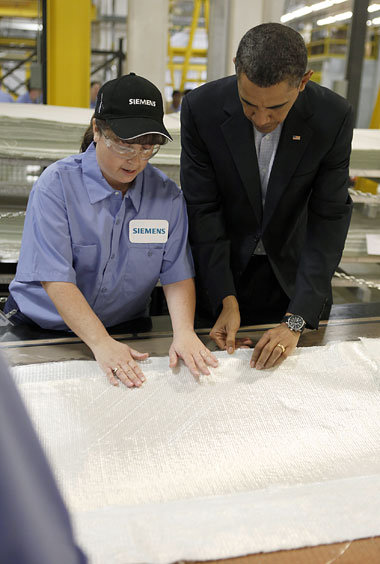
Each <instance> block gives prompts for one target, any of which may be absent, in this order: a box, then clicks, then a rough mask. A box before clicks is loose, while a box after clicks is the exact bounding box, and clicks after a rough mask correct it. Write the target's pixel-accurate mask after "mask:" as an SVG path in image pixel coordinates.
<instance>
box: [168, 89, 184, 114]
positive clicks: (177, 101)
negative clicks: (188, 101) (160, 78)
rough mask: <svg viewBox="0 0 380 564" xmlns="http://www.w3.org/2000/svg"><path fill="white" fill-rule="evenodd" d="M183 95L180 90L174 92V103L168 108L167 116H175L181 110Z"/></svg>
mask: <svg viewBox="0 0 380 564" xmlns="http://www.w3.org/2000/svg"><path fill="white" fill-rule="evenodd" d="M181 99H182V94H181V92H180V91H179V90H173V94H172V101H171V102H170V104H168V106H167V108H166V113H167V114H175V113H177V112H179V111H180V110H181Z"/></svg>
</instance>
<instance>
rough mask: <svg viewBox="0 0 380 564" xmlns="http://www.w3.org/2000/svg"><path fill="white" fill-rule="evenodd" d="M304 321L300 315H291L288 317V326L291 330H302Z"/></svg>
mask: <svg viewBox="0 0 380 564" xmlns="http://www.w3.org/2000/svg"><path fill="white" fill-rule="evenodd" d="M304 326H305V321H304V319H302V317H301V316H300V315H291V316H290V317H289V319H288V327H289V329H291V330H292V331H302V329H303V328H304Z"/></svg>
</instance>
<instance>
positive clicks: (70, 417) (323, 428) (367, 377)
mask: <svg viewBox="0 0 380 564" xmlns="http://www.w3.org/2000/svg"><path fill="white" fill-rule="evenodd" d="M217 354H218V355H219V360H220V366H219V367H218V368H217V369H214V370H213V374H212V376H211V377H204V378H203V379H202V380H201V382H196V381H194V379H193V378H192V377H191V375H190V373H189V372H188V370H187V369H186V368H185V367H181V368H180V369H179V370H178V371H177V372H172V371H171V370H169V369H168V368H167V367H168V358H152V359H149V360H147V361H145V362H144V363H143V365H144V371H145V374H146V376H147V381H146V383H145V384H144V386H143V387H142V388H141V389H134V390H129V389H127V388H126V387H124V386H119V387H118V388H114V387H112V386H110V385H109V384H108V382H107V380H106V378H105V377H104V376H103V374H102V373H101V371H100V369H99V368H98V367H97V365H96V363H95V362H89V361H72V362H64V363H50V364H42V365H41V364H39V365H29V366H20V367H16V368H14V369H13V374H14V377H15V379H16V382H17V383H18V386H19V389H20V391H21V393H22V395H23V397H24V399H25V401H26V403H27V406H28V409H29V412H30V414H31V416H32V419H33V421H34V423H35V426H36V428H37V431H38V433H39V435H40V437H41V439H42V442H43V444H44V447H45V449H46V452H47V454H48V456H49V458H50V460H51V462H52V465H53V468H54V470H55V473H56V476H57V479H58V482H59V484H60V486H61V489H62V491H63V494H64V497H65V499H66V502H67V504H68V506H69V508H70V510H71V513H72V515H73V519H74V522H75V527H76V530H77V535H78V539H79V542H80V543H81V544H82V546H83V547H84V549H85V550H86V551H87V552H88V554H89V555H90V556H91V557H92V562H93V563H94V564H104V563H105V562H107V563H111V564H112V563H115V564H116V563H123V564H127V563H132V562H133V563H140V562H141V563H142V562H157V563H166V562H173V561H175V560H180V559H181V560H183V559H213V558H223V557H225V558H226V557H231V556H237V555H240V554H247V553H252V552H259V551H272V550H277V549H286V548H296V547H300V546H306V545H315V544H321V543H329V542H338V541H344V540H349V539H353V538H359V537H367V536H373V535H379V534H380V493H379V492H380V376H379V375H380V340H378V339H376V340H368V339H366V340H362V341H359V342H348V343H336V344H333V345H328V346H325V347H313V348H307V349H298V350H297V352H296V353H295V354H294V356H292V357H290V358H289V359H288V360H287V361H286V362H285V363H284V364H283V365H282V366H280V367H278V368H276V369H273V370H269V371H257V370H254V369H251V368H250V367H249V364H248V359H249V358H250V355H251V351H247V350H242V351H237V352H236V353H235V354H234V355H233V356H227V355H226V354H225V353H217Z"/></svg>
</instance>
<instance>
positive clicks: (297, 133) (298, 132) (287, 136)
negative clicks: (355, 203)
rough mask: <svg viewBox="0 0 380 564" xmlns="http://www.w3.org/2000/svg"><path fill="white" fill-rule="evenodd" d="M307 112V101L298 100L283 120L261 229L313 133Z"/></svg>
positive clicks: (268, 218) (269, 217) (267, 220)
mask: <svg viewBox="0 0 380 564" xmlns="http://www.w3.org/2000/svg"><path fill="white" fill-rule="evenodd" d="M302 98H304V93H302ZM309 115H310V112H309V111H308V106H307V100H306V99H301V100H297V102H296V103H295V105H294V106H293V108H292V109H291V110H290V112H289V114H288V116H287V118H286V120H285V121H284V125H283V128H282V132H281V137H280V141H279V143H278V147H277V151H276V156H275V159H274V162H273V166H272V171H271V175H270V178H269V182H268V188H267V193H266V198H265V208H264V212H263V215H264V217H263V230H264V229H265V227H266V225H267V224H268V222H269V221H270V219H271V217H272V215H273V212H274V210H275V209H276V206H277V204H278V202H279V200H280V198H281V196H282V194H283V193H284V190H285V189H286V187H287V185H288V184H289V182H290V180H291V178H292V176H293V175H294V172H295V170H296V169H297V166H298V164H299V162H300V160H301V158H302V155H303V154H304V152H305V150H306V147H307V146H308V144H309V142H310V139H311V138H312V136H313V131H312V130H311V129H310V127H309V126H308V124H307V121H306V118H307V117H308V116H309Z"/></svg>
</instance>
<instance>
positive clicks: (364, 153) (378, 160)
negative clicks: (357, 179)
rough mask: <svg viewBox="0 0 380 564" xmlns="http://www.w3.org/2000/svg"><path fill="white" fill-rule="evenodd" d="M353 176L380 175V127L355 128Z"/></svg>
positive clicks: (351, 167)
mask: <svg viewBox="0 0 380 564" xmlns="http://www.w3.org/2000/svg"><path fill="white" fill-rule="evenodd" d="M350 173H351V175H352V176H368V177H380V129H355V130H354V136H353V139H352V153H351V160H350Z"/></svg>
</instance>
